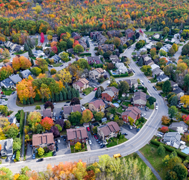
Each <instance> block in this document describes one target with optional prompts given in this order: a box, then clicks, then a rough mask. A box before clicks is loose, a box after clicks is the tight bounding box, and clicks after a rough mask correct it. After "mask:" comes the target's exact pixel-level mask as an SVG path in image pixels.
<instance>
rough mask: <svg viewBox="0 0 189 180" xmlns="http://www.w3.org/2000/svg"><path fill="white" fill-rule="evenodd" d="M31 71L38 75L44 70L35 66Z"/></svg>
mask: <svg viewBox="0 0 189 180" xmlns="http://www.w3.org/2000/svg"><path fill="white" fill-rule="evenodd" d="M31 72H32V74H34V75H35V76H38V75H39V74H40V73H41V72H42V70H41V69H40V68H38V67H34V68H32V69H31Z"/></svg>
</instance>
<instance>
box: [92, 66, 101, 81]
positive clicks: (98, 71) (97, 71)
mask: <svg viewBox="0 0 189 180" xmlns="http://www.w3.org/2000/svg"><path fill="white" fill-rule="evenodd" d="M103 74H104V70H103V69H102V68H96V69H94V70H92V71H90V72H89V78H90V79H93V80H96V79H98V78H100V76H102V75H103Z"/></svg>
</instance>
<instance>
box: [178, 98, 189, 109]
mask: <svg viewBox="0 0 189 180" xmlns="http://www.w3.org/2000/svg"><path fill="white" fill-rule="evenodd" d="M180 102H181V103H184V107H185V108H187V107H188V106H189V95H184V96H182V97H181V98H180Z"/></svg>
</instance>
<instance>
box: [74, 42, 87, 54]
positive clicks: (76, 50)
mask: <svg viewBox="0 0 189 180" xmlns="http://www.w3.org/2000/svg"><path fill="white" fill-rule="evenodd" d="M73 51H74V52H75V53H77V54H78V53H80V52H83V51H84V48H83V46H81V45H80V44H77V45H76V46H75V47H74V48H73Z"/></svg>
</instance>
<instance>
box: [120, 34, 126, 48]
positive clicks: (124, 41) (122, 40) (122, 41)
mask: <svg viewBox="0 0 189 180" xmlns="http://www.w3.org/2000/svg"><path fill="white" fill-rule="evenodd" d="M120 40H121V45H122V46H123V45H124V44H126V42H127V38H126V37H124V36H123V37H121V38H120Z"/></svg>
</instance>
